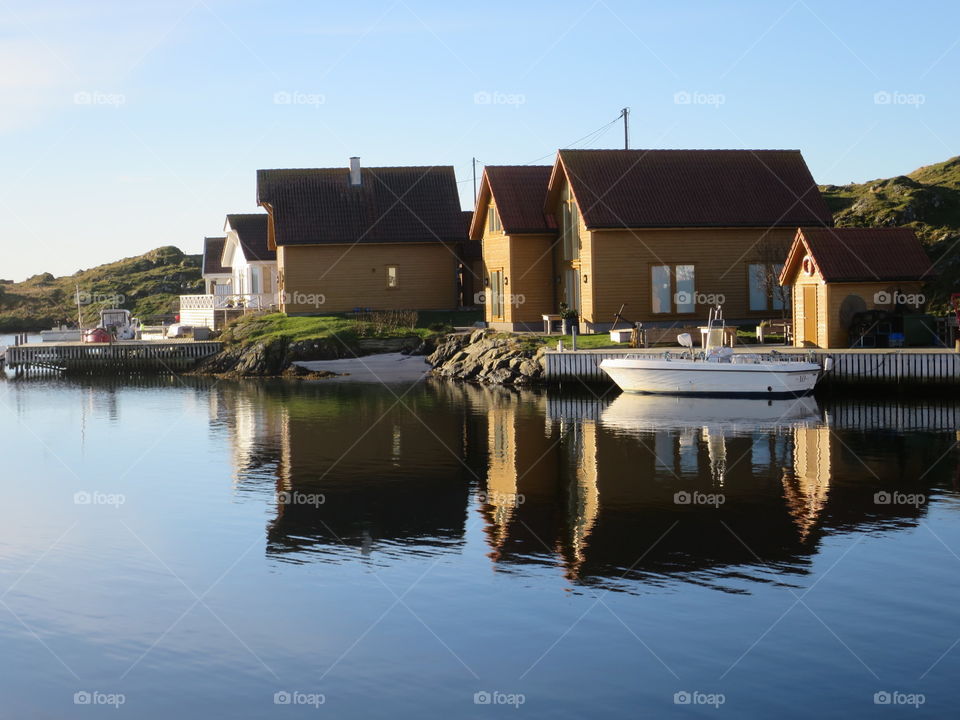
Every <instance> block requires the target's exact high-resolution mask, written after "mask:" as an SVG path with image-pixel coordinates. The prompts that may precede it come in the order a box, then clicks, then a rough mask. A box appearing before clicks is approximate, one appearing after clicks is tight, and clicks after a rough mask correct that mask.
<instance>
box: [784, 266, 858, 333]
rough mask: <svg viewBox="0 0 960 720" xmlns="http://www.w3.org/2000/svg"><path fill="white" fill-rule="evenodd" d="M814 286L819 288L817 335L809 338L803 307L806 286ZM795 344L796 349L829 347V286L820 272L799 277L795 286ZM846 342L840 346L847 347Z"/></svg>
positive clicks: (793, 293)
mask: <svg viewBox="0 0 960 720" xmlns="http://www.w3.org/2000/svg"><path fill="white" fill-rule="evenodd" d="M809 285H814V286H816V288H817V334H816V336H815V337H812V338H808V337H806V335H805V328H804V324H803V318H805V317H806V308H805V307H804V305H803V288H804V286H809ZM792 297H793V344H794V346H796V347H827V332H828V330H827V318H828V317H829V298H828V297H827V286H826V284H825V283H824V282H823V280H822V279H821V277H820V273H819V271H818V272H816V273H814V274H813V275H810V276H807V275H803V274H799V275H797V278H796V281H795V282H794V284H793V292H792ZM846 346H847V343H846V342H844V343H843V344H842V345H840V346H836V345H835V346H834V347H846Z"/></svg>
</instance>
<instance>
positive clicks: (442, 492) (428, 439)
mask: <svg viewBox="0 0 960 720" xmlns="http://www.w3.org/2000/svg"><path fill="white" fill-rule="evenodd" d="M284 393H285V397H284V398H283V400H282V402H283V403H284V405H285V407H286V424H285V426H284V428H283V437H282V442H281V448H280V459H281V462H280V465H279V468H278V472H277V477H276V492H277V509H276V518H275V520H274V521H273V522H272V523H271V525H270V527H269V529H268V552H270V553H275V554H278V555H294V556H298V555H302V554H303V553H316V552H323V551H324V549H328V548H330V547H331V546H336V547H337V549H338V550H342V549H344V548H352V547H359V548H361V549H363V550H364V551H367V550H369V549H370V548H372V547H375V546H376V545H377V543H391V544H392V543H414V542H415V543H416V544H418V545H421V546H430V545H432V546H435V547H437V548H441V547H449V546H451V545H453V546H456V545H458V544H459V543H461V542H462V537H463V530H464V522H465V514H466V505H467V498H468V492H469V482H470V479H471V473H470V470H469V468H467V467H465V466H464V462H463V459H462V457H461V454H462V452H463V448H464V446H465V444H466V443H465V428H464V422H463V417H462V413H460V412H459V411H458V410H457V409H456V408H455V407H451V405H450V404H449V403H447V402H445V401H444V399H443V398H442V396H440V395H438V394H436V393H434V392H431V391H428V390H427V389H426V388H424V389H423V390H422V391H413V392H410V393H408V394H406V395H405V396H404V397H403V400H402V402H398V401H397V398H396V397H395V396H394V395H393V394H392V393H388V392H384V391H378V390H376V389H374V390H373V391H371V390H370V389H369V388H363V387H358V386H348V385H340V386H336V387H332V386H327V387H317V386H310V385H303V386H299V387H298V388H297V390H296V392H291V391H289V390H286V391H284Z"/></svg>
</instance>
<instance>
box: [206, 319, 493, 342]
mask: <svg viewBox="0 0 960 720" xmlns="http://www.w3.org/2000/svg"><path fill="white" fill-rule="evenodd" d="M481 315H482V311H462V312H459V311H450V312H430V311H428V312H421V313H418V314H417V320H416V324H415V326H414V327H412V328H411V327H409V326H399V327H376V326H374V324H372V323H369V322H359V321H357V319H356V318H355V317H354V315H353V313H331V314H330V315H318V316H311V317H289V316H287V315H284V314H283V313H271V314H269V315H248V316H246V317H243V318H240V319H239V320H237V321H236V322H234V323H232V324H231V325H230V326H228V327H227V328H226V329H225V330H224V332H223V339H224V340H225V341H226V342H228V343H229V342H239V343H242V344H245V345H246V344H249V343H252V342H270V341H273V340H279V339H281V338H282V339H285V340H287V341H289V342H296V341H299V340H319V339H324V338H330V337H333V336H337V337H339V338H340V339H341V340H344V341H350V340H358V339H362V338H391V337H421V338H428V337H433V336H435V335H440V334H443V333H447V332H452V331H453V328H454V326H465V325H472V324H473V323H474V322H475V321H476V320H478V319H480V317H481Z"/></svg>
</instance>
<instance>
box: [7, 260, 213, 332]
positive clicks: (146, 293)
mask: <svg viewBox="0 0 960 720" xmlns="http://www.w3.org/2000/svg"><path fill="white" fill-rule="evenodd" d="M200 271H201V256H200V255H185V254H184V253H183V252H182V251H181V250H179V249H177V248H175V247H170V246H168V247H161V248H157V249H156V250H151V251H150V252H148V253H145V254H143V255H140V256H138V257H132V258H126V259H125V260H119V261H118V262H113V263H109V264H107V265H100V266H98V267H95V268H91V269H89V270H80V271H79V272H76V273H74V274H73V275H70V276H67V277H60V278H55V277H54V276H53V275H51V274H50V273H42V274H40V275H34V276H33V277H31V278H28V279H27V280H24V281H23V282H21V283H14V282H10V281H9V280H0V332H15V331H18V330H40V329H43V328H48V327H52V326H53V325H55V324H57V323H59V322H62V321H65V320H66V321H70V322H74V321H76V319H77V287H78V286H79V288H80V298H81V301H82V305H81V307H82V308H83V315H84V319H85V321H86V322H88V323H89V322H92V321H94V320H96V318H97V316H98V313H99V311H100V309H101V308H102V307H105V306H106V307H114V306H116V307H122V308H126V309H128V310H131V311H132V312H133V314H134V315H136V316H137V317H139V318H141V319H146V318H149V317H151V316H158V315H168V314H173V313H176V312H178V307H179V296H180V295H181V294H191V293H198V292H203V280H202V278H201V275H200Z"/></svg>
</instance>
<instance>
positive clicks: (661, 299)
mask: <svg viewBox="0 0 960 720" xmlns="http://www.w3.org/2000/svg"><path fill="white" fill-rule="evenodd" d="M696 294H697V290H696V272H695V270H694V267H693V265H653V266H652V267H651V268H650V301H651V311H652V312H654V313H680V314H682V313H692V312H694V310H695V307H694V305H695V303H696Z"/></svg>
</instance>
